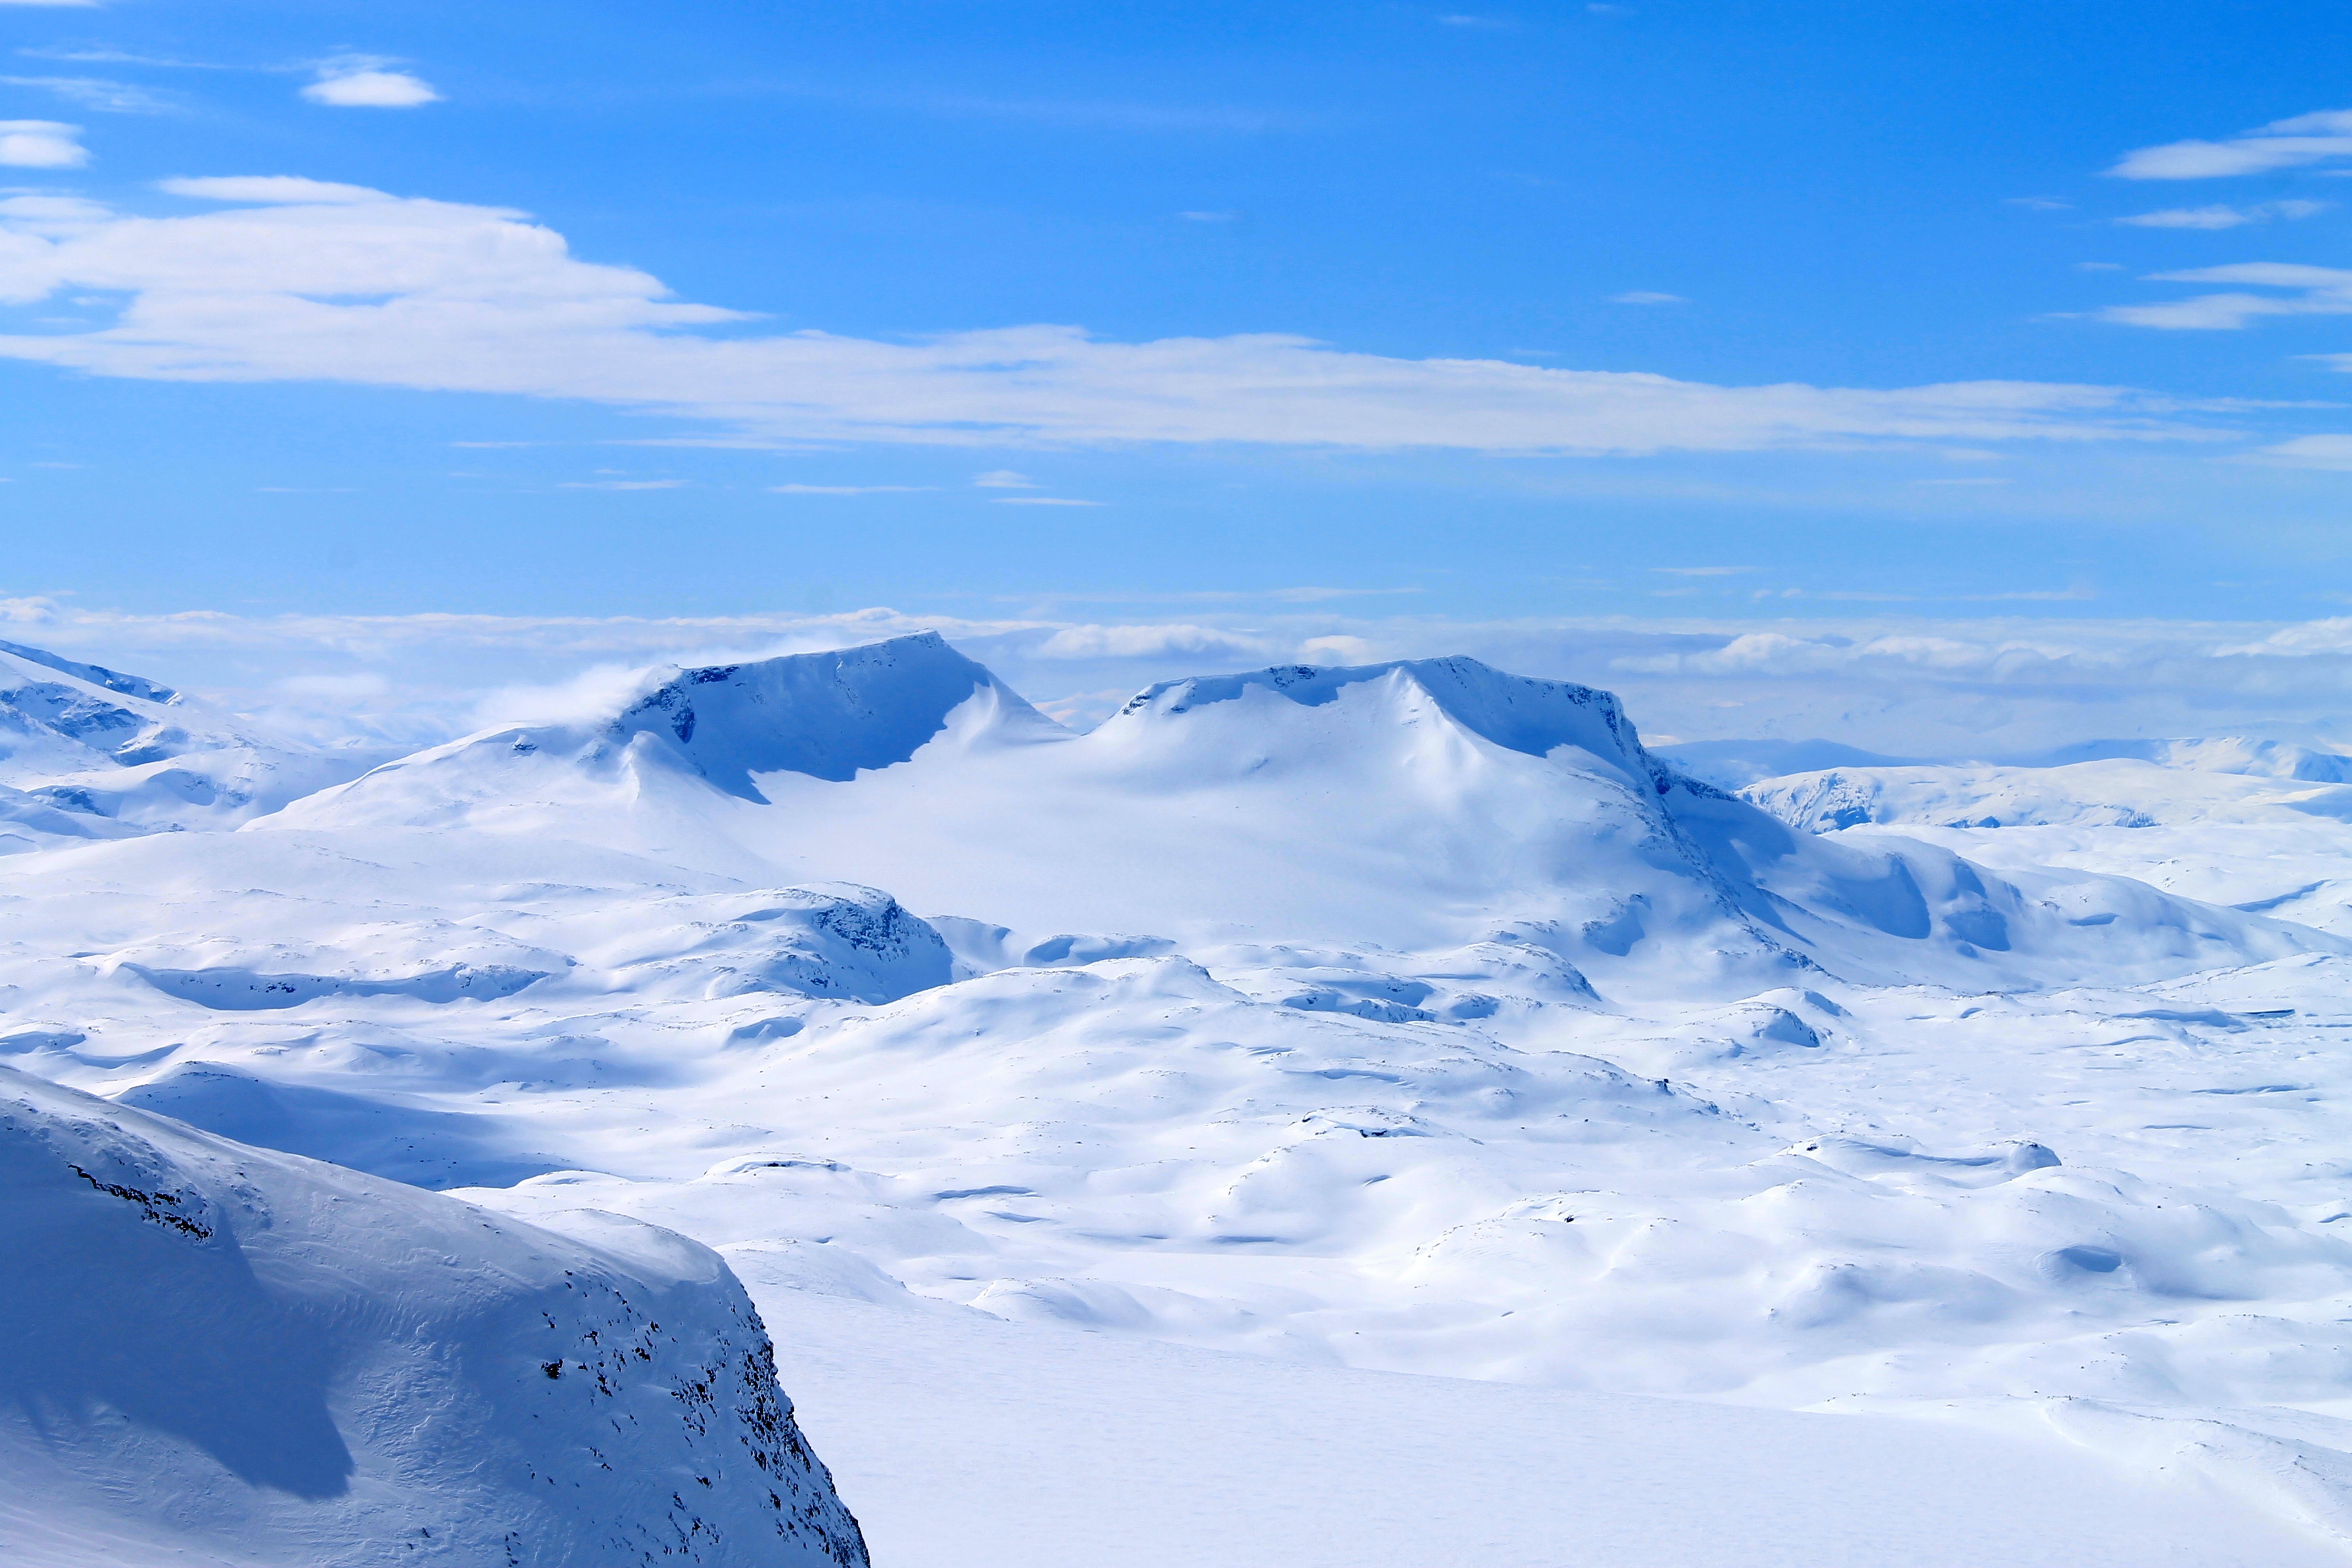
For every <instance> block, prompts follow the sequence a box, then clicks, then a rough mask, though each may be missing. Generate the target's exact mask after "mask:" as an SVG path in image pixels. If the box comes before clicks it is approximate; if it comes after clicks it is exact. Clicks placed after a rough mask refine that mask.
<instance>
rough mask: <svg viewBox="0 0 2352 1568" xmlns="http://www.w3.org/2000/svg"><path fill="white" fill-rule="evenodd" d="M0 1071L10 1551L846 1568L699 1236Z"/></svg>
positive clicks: (579, 1566) (793, 1432) (730, 1281)
mask: <svg viewBox="0 0 2352 1568" xmlns="http://www.w3.org/2000/svg"><path fill="white" fill-rule="evenodd" d="M549 1223H550V1224H552V1225H555V1226H560V1227H562V1232H563V1234H559V1233H558V1232H557V1231H555V1230H550V1229H546V1228H542V1227H541V1226H534V1225H529V1224H525V1223H522V1222H520V1221H517V1220H514V1219H510V1218H508V1217H506V1216H503V1215H491V1214H488V1213H486V1212H484V1211H483V1210H480V1209H478V1208H474V1207H472V1206H470V1205H465V1204H461V1203H458V1202H456V1201H454V1200H451V1199H448V1198H443V1197H438V1196H436V1195H434V1194H428V1193H423V1192H419V1191H417V1190H416V1189H415V1188H411V1187H404V1186H401V1185H398V1184H394V1183H390V1182H383V1181H379V1180H377V1179H375V1178H373V1177H368V1176H362V1175H360V1174H358V1173H353V1172H351V1171H346V1170H342V1169H341V1168H338V1167H336V1166H332V1165H322V1164H318V1163H312V1162H310V1161H308V1160H303V1159H299V1158H297V1157H295V1156H291V1155H285V1154H277V1153H271V1152H265V1151H263V1150H259V1149H254V1148H248V1147H247V1146H245V1145H242V1144H236V1143H231V1142H226V1140H222V1139H218V1138H214V1137H211V1136H208V1135H206V1134H203V1133H199V1132H196V1131H194V1130H192V1129H190V1128H187V1127H184V1126H183V1125H181V1124H179V1123H177V1122H174V1121H168V1120H166V1119H164V1118H162V1117H157V1116H151V1115H147V1114H144V1113H142V1112H140V1111H137V1110H130V1109H128V1108H126V1107H123V1106H121V1105H114V1104H109V1103H107V1102H105V1101H103V1100H93V1099H91V1098H89V1097H88V1096H86V1095H82V1094H79V1093H77V1092H75V1091H73V1090H71V1089H61V1088H58V1087H56V1086H53V1085H50V1084H47V1083H44V1082H42V1081H40V1080H38V1079H32V1078H28V1077H26V1076H25V1075H23V1074H20V1073H17V1072H15V1071H13V1070H9V1069H0V1321H5V1323H6V1324H7V1326H8V1337H9V1347H8V1354H7V1355H6V1356H5V1358H0V1472H5V1474H6V1475H7V1476H8V1478H9V1484H8V1488H7V1491H8V1493H9V1494H10V1496H9V1499H8V1501H7V1503H6V1505H5V1506H0V1555H5V1556H6V1557H7V1558H8V1560H10V1561H12V1562H20V1563H34V1562H37V1563H45V1564H53V1565H57V1568H76V1565H80V1564H92V1565H95V1564H99V1563H122V1562H127V1561H139V1562H150V1561H162V1560H164V1559H165V1558H167V1557H168V1558H169V1559H170V1560H172V1561H181V1560H189V1561H205V1562H213V1561H218V1562H235V1563H240V1564H278V1563H284V1564H288V1565H289V1568H290V1565H292V1564H313V1563H337V1564H344V1565H362V1564H377V1563H419V1562H439V1563H462V1564H469V1565H470V1564H485V1565H488V1564H512V1563H530V1564H558V1563H561V1564H564V1565H566V1568H601V1565H604V1564H612V1565H614V1568H618V1565H621V1564H631V1565H635V1564H642V1563H656V1562H662V1563H673V1562H674V1563H703V1564H712V1565H717V1564H751V1563H760V1564H791V1565H796V1568H863V1565H864V1564H865V1563H866V1548H865V1544H864V1542H863V1539H862V1537H861V1535H860V1532H859V1530H858V1527H857V1523H856V1521H855V1520H854V1519H853V1518H852V1517H851V1516H850V1514H849V1511H848V1510H847V1509H845V1507H844V1506H843V1505H842V1502H841V1500H840V1499H839V1498H838V1497H837V1496H836V1495H835V1492H834V1489H833V1483H832V1480H831V1478H830V1477H829V1476H828V1475H827V1474H826V1472H825V1469H824V1466H823V1465H822V1464H821V1463H819V1462H818V1460H817V1458H815V1456H814V1454H812V1453H811V1452H810V1450H809V1447H808V1444H807V1442H806V1440H805V1439H804V1438H803V1436H802V1435H801V1432H800V1430H799V1427H798V1426H797V1425H796V1424H795V1422H794V1420H793V1408H792V1404H791V1401H790V1400H789V1399H787V1398H786V1397H785V1395H784V1394H783V1391H782V1389H781V1388H780V1387H779V1386H778V1384H777V1381H776V1374H775V1367H774V1353H773V1351H772V1347H771V1345H770V1343H769V1341H768V1338H767V1334H766V1332H765V1331H764V1330H763V1329H762V1327H761V1322H760V1320H759V1317H758V1314H757V1313H756V1312H755V1311H754V1310H752V1308H751V1302H750V1300H749V1299H748V1298H747V1297H746V1296H745V1295H744V1293H743V1289H742V1288H741V1286H740V1284H738V1283H737V1282H736V1280H735V1278H734V1276H733V1275H732V1274H730V1272H729V1271H728V1269H727V1268H726V1266H725V1265H724V1263H722V1262H721V1261H720V1259H719V1257H718V1256H717V1255H716V1254H715V1253H712V1252H710V1251H709V1249H707V1248H705V1247H701V1246H699V1245H698V1244H696V1243H693V1242H689V1241H688V1240H686V1239H684V1238H683V1237H678V1236H676V1235H674V1234H672V1233H670V1232H668V1231H665V1230H660V1229H657V1228H656V1227H654V1226H646V1225H641V1224H638V1223H636V1222H635V1221H631V1220H625V1219H621V1218H618V1217H616V1216H614V1215H598V1214H594V1213H591V1212H587V1211H583V1212H581V1213H578V1214H574V1215H554V1216H551V1218H550V1221H549Z"/></svg>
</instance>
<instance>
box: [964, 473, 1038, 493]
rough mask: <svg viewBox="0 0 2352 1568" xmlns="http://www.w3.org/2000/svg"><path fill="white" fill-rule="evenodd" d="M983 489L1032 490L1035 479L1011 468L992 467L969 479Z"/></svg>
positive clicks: (1035, 484) (1035, 486)
mask: <svg viewBox="0 0 2352 1568" xmlns="http://www.w3.org/2000/svg"><path fill="white" fill-rule="evenodd" d="M971 482H972V483H973V484H976V485H978V486H979V487H980V488H981V489H984V490H1034V489H1036V488H1037V481H1036V480H1034V479H1031V478H1030V477H1029V476H1028V475H1026V474H1016V473H1014V472H1013V470H1012V469H1011V468H992V469H990V470H989V471H988V472H987V473H984V474H982V475H981V476H980V478H978V479H974V480H972V481H971Z"/></svg>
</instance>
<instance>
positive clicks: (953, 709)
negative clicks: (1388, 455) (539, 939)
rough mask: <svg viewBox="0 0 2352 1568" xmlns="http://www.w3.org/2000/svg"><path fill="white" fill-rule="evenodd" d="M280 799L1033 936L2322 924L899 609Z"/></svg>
mask: <svg viewBox="0 0 2352 1568" xmlns="http://www.w3.org/2000/svg"><path fill="white" fill-rule="evenodd" d="M256 826H257V827H266V828H270V829H284V830H293V829H302V830H310V831H328V832H347V831H352V830H356V829H374V828H383V827H403V828H448V827H459V826H462V827H467V828H473V829H478V830H487V831H491V832H496V833H499V834H503V835H508V836H522V837H535V836H544V835H560V836H562V837H579V838H585V839H590V840H593V842H595V843H598V844H602V845H608V846H625V847H629V848H631V849H633V850H635V851H637V852H641V853H645V854H647V855H650V856H654V857H656V858H662V859H666V860H679V861H684V862H687V863H689V864H694V865H697V866H699V867H701V868H706V869H710V870H728V871H734V872H740V870H741V869H742V868H746V867H749V866H758V867H760V868H761V870H762V872H763V873H764V874H768V875H772V877H773V878H774V879H776V880H778V881H802V880H806V879H844V880H860V881H865V882H868V883H872V884H875V885H878V886H883V887H887V888H888V889H891V890H892V891H893V892H894V893H896V894H897V895H898V897H900V898H901V899H903V900H908V901H910V902H912V903H914V904H915V906H916V907H918V908H923V909H929V910H937V911H940V912H942V913H953V914H957V915H961V916H968V917H976V918H982V919H985V920H989V921H995V922H998V923H1001V924H1003V925H1006V926H1008V927H1011V928H1013V929H1015V930H1024V931H1032V932H1034V933H1035V934H1037V935H1039V936H1045V935H1050V934H1052V933H1054V932H1056V931H1070V930H1079V931H1085V930H1093V931H1118V932H1127V933H1140V934H1144V935H1150V936H1159V937H1177V936H1182V937H1187V938H1197V937H1209V936H1214V937H1221V938H1226V939H1246V940H1258V941H1265V940H1308V939H1312V940H1318V941H1340V942H1351V941H1352V942H1362V941H1374V942H1383V943H1387V944H1391V945H1395V946H1402V947H1416V948H1420V947H1432V946H1438V947H1450V946H1454V945H1457V944H1459V943H1461V942H1475V941H1478V940H1482V939H1484V938H1486V937H1488V936H1491V935H1492V934H1494V932H1495V931H1497V930H1499V929H1502V928H1505V927H1511V928H1513V929H1516V930H1519V931H1539V932H1541V933H1542V935H1541V937H1540V939H1539V940H1540V941H1541V942H1542V943H1543V944H1545V945H1547V946H1549V947H1550V948H1551V949H1552V951H1554V952H1557V953H1558V954H1559V957H1560V958H1561V959H1562V960H1563V961H1565V962H1566V963H1570V964H1571V965H1573V966H1574V967H1576V968H1577V969H1579V970H1580V971H1582V972H1584V973H1588V974H1591V975H1593V976H1595V977H1596V979H1601V980H1605V982H1606V983H1607V984H1605V985H1604V989H1605V988H1607V986H1608V985H1613V986H1615V987H1616V988H1617V989H1619V990H1620V991H1622V992H1626V993H1628V994H1641V993H1647V994H1657V993H1660V992H1672V993H1675V994H1686V993H1688V992H1689V991H1691V990H1692V989H1693V988H1694V987H1696V988H1700V989H1703V990H1706V991H1707V992H1710V993H1712V994H1717V995H1720V996H1726V997H1728V996H1735V995H1742V994H1749V993H1752V992H1754V991H1756V990H1758V989H1759V988H1763V987H1766V986H1769V985H1771V984H1782V983H1785V982H1786V980H1787V978H1788V977H1789V976H1790V974H1792V973H1797V972H1798V971H1801V970H1804V969H1806V968H1808V967H1810V966H1826V967H1827V968H1829V969H1830V970H1832V971H1833V972H1835V973H1841V974H1843V975H1846V976H1848V977H1851V978H1857V979H1861V978H1869V979H1876V980H1902V979H1927V978H1935V979H1938V980H1948V981H1958V982H1959V983H1963V984H1965V983H1969V981H1972V980H1973V981H1982V982H1984V983H1998V984H2015V983H2020V982H2024V983H2036V982H2047V981H2049V980H2051V979H2054V978H2058V977H2061V976H2063V975H2068V974H2073V973H2079V972H2080V970H2081V967H2082V965H2083V963H2084V962H2085V961H2086V959H2087V958H2088V956H2089V952H2090V950H2091V949H2092V948H2094V947H2095V949H2096V952H2097V963H2099V964H2100V965H2102V966H2103V967H2104V968H2105V970H2107V971H2110V972H2112V971H2116V968H2117V966H2118V965H2126V964H2129V965H2135V966H2137V967H2135V968H2134V970H2133V973H2138V974H2142V975H2147V976H2153V975H2155V974H2159V973H2179V972H2180V970H2181V969H2183V968H2184V967H2186V968H2195V967H2202V966H2205V965H2206V964H2208V963H2210V962H2211V959H2212V956H2213V954H2214V953H2215V952H2218V951H2227V952H2231V953H2234V954H2236V955H2238V956H2240V957H2241V958H2242V959H2244V960H2254V959H2261V958H2270V957H2276V956H2280V955H2283V954H2284V953H2287V952H2296V951H2303V950H2304V949H2305V946H2306V945H2307V944H2308V942H2310V941H2311V939H2310V938H2309V936H2308V934H2307V933H2299V932H2298V931H2296V930H2294V929H2292V928H2285V927H2280V926H2276V925H2273V924H2269V923H2266V922H2263V921H2258V920H2249V919H2247V918H2246V917H2245V916H2243V915H2242V914H2239V913H2236V912H2232V911H2226V910H2194V909H2189V908H2186V907H2183V906H2179V905H2178V904H2168V903H2165V902H2163V901H2162V900H2153V901H2151V900H2150V897H2149V895H2148V893H2147V889H2144V888H2138V887H2134V886H2131V885H2129V884H2125V883H2120V882H2117V881H2115V880H2113V879H2101V878H2097V877H2092V876H2083V875H2079V874H2077V875H2072V876H2068V875H2063V874H2044V875H2042V876H2039V877H2032V878H2029V879H2022V880H2009V879H2000V878H1991V877H1988V876H1987V875H1986V874H1984V873H1981V872H1980V871H1979V870H1978V869H1977V868H1972V867H1970V866H1969V865H1968V864H1966V863H1965V862H1963V861H1960V860H1958V859H1956V858H1954V857H1952V856H1951V855H1950V854H1948V852H1945V851H1941V850H1938V849H1935V848H1932V847H1925V846H1919V845H1908V844H1897V843H1886V844H1881V845H1874V846H1872V847H1867V848H1862V847H1845V846H1841V845H1834V844H1829V843H1824V842H1822V841H1821V840H1818V839H1815V838H1812V837H1808V836H1806V835H1802V834H1792V833H1790V832H1789V831H1788V830H1787V829H1786V828H1785V827H1784V826H1781V825H1780V823H1778V822H1776V821H1775V820H1773V818H1772V817H1770V816H1768V815H1766V814H1765V813H1763V812H1760V811H1759V810H1756V809H1754V808H1753V807H1751V806H1750V805H1748V804H1746V803H1744V802H1742V801H1739V800H1737V799H1734V798H1733V797H1731V796H1728V795H1725V794H1724V793H1723V792H1721V791H1719V790H1717V789H1714V788H1712V787H1711V786H1708V785H1705V784H1699V783H1697V782H1696V781H1695V780H1692V779H1690V778H1687V777H1685V776H1684V775H1682V774H1680V773H1676V772H1675V771H1674V770H1673V769H1671V768H1670V767H1668V766H1666V765H1665V764H1664V763H1662V762H1660V761H1659V760H1658V759H1657V758H1656V757H1654V756H1653V755H1652V754H1651V753H1650V752H1648V751H1647V750H1646V749H1645V748H1644V747H1643V744H1642V742H1641V740H1640V738H1639V736H1638V734H1637V733H1636V732H1635V731H1634V729H1633V725H1632V723H1631V722H1630V721H1628V720H1627V719H1626V717H1625V715H1624V713H1623V710H1622V708H1621V707H1620V706H1619V704H1618V702H1617V700H1616V699H1615V698H1613V697H1612V696H1610V695H1609V694H1607V693H1605V692H1601V691H1596V690H1594V689H1591V688H1588V687H1582V686H1576V685H1572V684H1569V683H1566V682H1560V681H1548V680H1535V679H1527V678H1524V677H1517V676H1510V675H1505V674H1503V673H1501V672H1499V671H1496V670H1493V669H1490V668H1487V667H1486V666H1484V665H1482V664H1479V663H1477V662H1476V661H1475V660H1472V659H1465V658H1454V659H1434V660H1415V661H1407V662H1402V663H1395V664H1386V665H1372V666H1364V667H1359V668H1339V669H1315V668H1276V669H1267V670H1262V671H1258V672H1255V673H1253V674H1249V675H1243V676H1233V677H1223V678H1218V679H1192V680H1183V681H1175V682H1169V683H1165V684H1162V685H1160V686H1155V687H1153V688H1151V689H1149V690H1147V691H1144V692H1142V693H1140V694H1139V695H1138V696H1137V697H1136V698H1135V699H1134V700H1132V701H1130V702H1129V703H1128V704H1127V705H1126V707H1124V708H1123V709H1122V710H1120V711H1119V712H1118V713H1117V714H1116V715H1114V716H1113V717H1112V718H1111V719H1109V720H1108V721H1106V722H1105V723H1103V724H1102V725H1101V726H1099V727H1098V728H1097V729H1096V730H1094V731H1092V732H1090V733H1087V734H1085V735H1073V734H1070V733H1069V732H1067V731H1063V730H1061V729H1059V728H1058V727H1057V726H1055V725H1053V724H1052V723H1051V722H1050V721H1046V720H1045V719H1044V718H1043V717H1042V716H1040V715H1038V714H1037V713H1036V712H1035V710H1034V709H1032V708H1030V707H1029V705H1028V704H1027V703H1025V702H1024V701H1022V700H1020V699H1019V698H1018V697H1017V696H1014V695H1013V693H1012V692H1010V691H1009V690H1007V689H1005V688H1004V687H1003V685H1002V684H1001V683H999V682H997V681H996V680H995V679H994V678H993V677H992V676H990V675H989V674H988V672H987V671H986V670H985V669H983V668H981V667H980V666H978V665H975V664H973V663H971V661H970V660H968V659H965V658H962V656H961V655H960V654H957V653H956V652H955V651H954V650H953V649H952V648H950V647H948V646H947V645H946V644H945V643H944V642H942V641H940V639H938V638H937V637H905V638H898V639H895V640H893V641H890V642H886V643H882V644H877V645H875V646H873V647H866V648H858V649H853V650H849V651H847V652H845V653H838V654H820V655H803V656H795V657H791V658H778V659H772V660H767V661H764V662H762V663H758V664H751V665H740V666H726V667H720V668H709V669H695V670H688V671H684V672H681V673H680V674H678V675H677V677H675V678H674V679H670V680H668V681H667V682H666V683H665V684H663V685H661V686H660V687H659V688H658V689H656V690H655V691H654V692H653V693H652V694H651V695H650V696H647V697H646V698H644V699H642V700H637V701H635V702H634V703H632V704H630V705H629V706H628V707H627V708H626V709H625V710H623V711H620V712H618V713H615V714H614V715H613V716H612V717H611V718H610V719H608V720H606V721H602V722H598V723H592V724H585V725H577V726H571V727H564V728H539V729H528V730H524V729H506V730H497V731H488V732H486V733H483V734H479V735H476V736H471V737H468V738H467V739H466V740H463V741H460V742H453V743H451V744H449V745H446V746H443V747H439V748H436V749H435V750H433V751H429V752H423V753H420V754H419V755H417V756H415V757H413V758H408V759H404V760H403V761H401V762H398V763H391V764H388V765H386V766H384V767H382V768H379V769H377V770H375V771H374V772H373V773H369V774H367V775H365V776H364V777H362V778H360V779H358V780H355V781H353V782H352V784H347V785H344V786H341V787H340V788H337V789H332V790H329V791H326V792H323V793H321V794H320V795H316V796H313V797H311V798H310V799H308V800H305V801H302V802H300V803H299V804H298V805H295V806H293V807H291V808H289V810H287V811H285V812H282V813H280V814H278V816H274V817H270V818H268V819H265V820H263V821H260V822H257V824H256ZM2119 921H2120V922H2122V923H2120V924H2118V922H2119ZM2093 926H2097V927H2103V928H2111V929H2103V930H2100V931H2098V932H2097V934H2096V936H2095V937H2088V936H2085V935H2084V932H2085V931H2087V930H2089V929H2090V928H2091V927H2093ZM2217 944H2218V945H2217Z"/></svg>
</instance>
